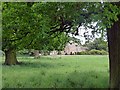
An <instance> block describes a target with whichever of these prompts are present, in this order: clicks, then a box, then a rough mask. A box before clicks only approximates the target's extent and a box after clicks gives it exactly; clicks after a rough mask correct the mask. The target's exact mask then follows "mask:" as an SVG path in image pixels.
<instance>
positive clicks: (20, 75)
mask: <svg viewBox="0 0 120 90" xmlns="http://www.w3.org/2000/svg"><path fill="white" fill-rule="evenodd" d="M18 60H19V61H20V62H23V64H21V65H15V66H4V65H3V66H2V84H3V88H107V87H108V82H109V65H108V56H91V55H90V56H89V55H88V56H87V55H84V56H77V55H76V56H61V57H60V56H56V57H47V56H46V57H45V56H44V57H41V58H39V59H33V58H28V57H18Z"/></svg>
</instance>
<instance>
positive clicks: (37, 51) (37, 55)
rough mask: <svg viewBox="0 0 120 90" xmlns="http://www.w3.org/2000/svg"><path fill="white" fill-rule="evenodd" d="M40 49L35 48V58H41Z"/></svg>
mask: <svg viewBox="0 0 120 90" xmlns="http://www.w3.org/2000/svg"><path fill="white" fill-rule="evenodd" d="M39 54H40V53H39V50H34V58H39V57H40V55H39Z"/></svg>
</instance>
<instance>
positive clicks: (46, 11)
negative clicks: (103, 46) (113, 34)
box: [2, 2, 120, 50]
mask: <svg viewBox="0 0 120 90" xmlns="http://www.w3.org/2000/svg"><path fill="white" fill-rule="evenodd" d="M2 6H3V7H2V28H3V32H2V33H3V38H2V41H3V42H2V46H3V48H2V49H3V50H6V49H9V48H16V49H23V48H34V49H39V50H41V49H45V50H46V49H50V50H53V49H58V50H62V49H63V47H64V44H65V41H67V40H65V41H63V40H64V39H65V38H66V37H67V36H65V35H66V33H72V34H75V35H77V34H78V28H79V27H80V26H81V25H84V26H85V27H91V26H89V25H91V23H93V22H97V25H96V26H95V28H96V29H94V30H93V31H94V32H97V33H98V32H100V31H104V30H105V28H109V27H110V26H111V24H112V23H113V22H114V21H117V20H118V17H117V15H118V14H120V11H119V7H117V6H116V5H113V4H111V3H103V4H101V3H90V2H86V3H83V2H79V3H78V2H74V3H71V2H66V3H60V2H59V3H58V2H54V3H50V2H35V3H32V2H31V3H29V2H3V3H2ZM93 7H95V8H93ZM71 12H72V13H71ZM91 28H92V27H91ZM62 32H66V33H65V35H63V33H62ZM60 33H62V34H61V35H60ZM56 36H58V37H56ZM54 37H55V38H54ZM53 38H54V39H53ZM58 39H59V40H58ZM58 41H60V42H58ZM51 42H54V43H52V44H51ZM57 46H58V47H57Z"/></svg>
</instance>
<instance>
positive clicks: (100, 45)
mask: <svg viewBox="0 0 120 90" xmlns="http://www.w3.org/2000/svg"><path fill="white" fill-rule="evenodd" d="M86 46H87V47H88V48H89V50H92V49H96V50H105V51H108V45H107V41H104V40H103V39H102V38H96V39H95V40H94V41H93V42H90V43H88V44H86Z"/></svg>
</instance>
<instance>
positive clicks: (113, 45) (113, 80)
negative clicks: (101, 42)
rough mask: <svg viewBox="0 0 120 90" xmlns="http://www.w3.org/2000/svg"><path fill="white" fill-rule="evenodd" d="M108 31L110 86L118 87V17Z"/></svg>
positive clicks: (119, 48) (119, 76) (119, 30)
mask: <svg viewBox="0 0 120 90" xmlns="http://www.w3.org/2000/svg"><path fill="white" fill-rule="evenodd" d="M107 32H108V47H109V67H110V88H112V90H114V89H116V88H119V89H120V19H119V21H117V22H115V23H114V25H113V26H112V28H111V29H108V30H107Z"/></svg>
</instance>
